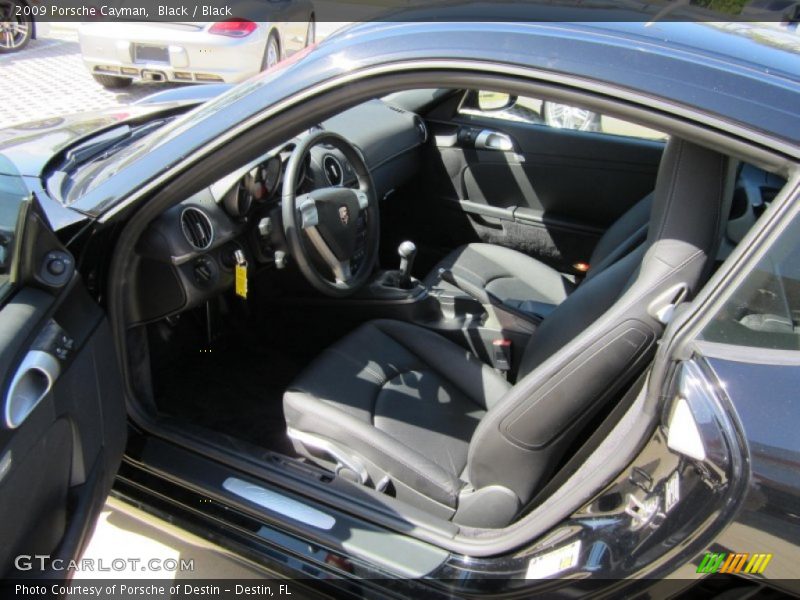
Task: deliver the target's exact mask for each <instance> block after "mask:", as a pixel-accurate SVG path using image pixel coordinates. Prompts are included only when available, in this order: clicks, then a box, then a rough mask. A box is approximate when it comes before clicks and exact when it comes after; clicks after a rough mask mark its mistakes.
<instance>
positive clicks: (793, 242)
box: [701, 218, 800, 350]
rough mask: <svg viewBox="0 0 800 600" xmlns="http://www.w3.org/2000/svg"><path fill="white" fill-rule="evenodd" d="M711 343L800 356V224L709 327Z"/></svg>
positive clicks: (707, 336)
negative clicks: (784, 352) (796, 351)
mask: <svg viewBox="0 0 800 600" xmlns="http://www.w3.org/2000/svg"><path fill="white" fill-rule="evenodd" d="M701 339H704V340H706V341H709V342H718V343H723V344H733V345H737V346H748V347H752V348H769V349H775V350H800V218H795V220H794V222H793V223H792V225H791V226H790V227H789V228H788V229H787V230H786V231H784V232H783V233H782V234H781V237H780V238H779V240H778V242H777V243H776V244H775V245H774V246H773V247H772V248H771V249H770V252H769V254H768V255H767V256H766V257H764V258H763V259H762V260H761V262H760V263H759V264H758V266H757V267H756V268H755V269H753V271H752V272H751V273H749V274H748V276H747V278H746V279H745V281H744V282H743V283H742V284H741V285H740V286H739V288H738V289H737V290H736V291H735V292H734V293H733V295H732V296H731V298H730V299H729V300H728V302H726V303H725V306H724V307H723V308H722V310H721V311H720V313H719V314H718V315H716V317H715V318H714V319H713V320H712V321H711V322H710V323H709V324H708V325H707V326H706V327H705V329H704V330H703V333H702V335H701Z"/></svg>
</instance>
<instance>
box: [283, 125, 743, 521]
mask: <svg viewBox="0 0 800 600" xmlns="http://www.w3.org/2000/svg"><path fill="white" fill-rule="evenodd" d="M732 179H733V178H732V169H731V167H730V161H729V160H728V158H727V157H725V156H723V155H721V154H719V153H718V152H715V151H712V150H709V149H706V148H703V147H700V146H697V145H694V144H692V143H689V142H686V141H683V140H680V139H675V138H673V139H671V140H670V141H669V142H668V144H667V148H666V149H665V152H664V156H663V159H662V162H661V165H660V167H659V172H658V178H657V182H656V189H655V191H654V193H653V206H652V211H651V216H650V222H649V229H648V237H647V240H646V241H645V243H644V244H642V245H641V246H640V247H639V248H637V249H636V250H634V251H632V252H631V253H629V254H628V255H627V256H625V257H624V258H622V259H620V260H618V261H617V262H615V263H614V264H613V265H611V266H609V267H608V268H606V269H604V270H603V271H602V272H601V273H598V274H597V275H596V276H595V277H593V278H592V279H590V280H587V281H586V282H585V283H584V284H582V285H581V286H580V287H578V288H577V289H576V290H575V291H574V292H573V293H572V294H570V295H569V296H568V297H567V298H566V299H565V300H564V301H563V302H562V303H561V304H560V305H559V306H558V307H556V308H555V309H554V310H553V312H552V313H550V315H549V316H547V317H546V318H545V319H544V320H543V321H542V323H541V325H540V326H539V327H538V329H537V330H536V331H535V332H534V333H533V334H532V335H531V337H530V339H529V341H528V343H527V345H526V346H525V348H524V349H520V351H521V353H522V354H521V359H520V367H519V372H518V378H517V381H516V383H515V384H514V385H511V384H509V383H508V382H507V381H506V380H505V379H504V378H503V377H502V376H501V375H500V374H498V373H497V372H496V371H494V370H493V369H492V368H491V367H489V366H488V365H486V364H483V363H482V362H481V361H480V360H479V359H478V358H476V357H475V356H474V355H472V354H471V353H470V352H468V351H467V350H465V349H464V348H462V347H460V346H458V345H456V344H455V343H453V342H451V341H449V340H447V339H445V338H444V337H442V336H440V335H438V334H437V333H434V332H433V331H430V330H427V329H424V328H422V327H418V326H416V325H412V324H408V323H402V322H398V321H388V320H379V321H372V322H368V323H366V324H364V325H362V326H361V327H359V328H358V329H356V330H355V331H354V332H352V333H350V334H348V335H347V336H345V337H344V338H343V339H342V340H340V341H339V342H337V343H336V344H334V345H333V346H331V347H330V348H328V349H327V350H325V351H324V352H323V353H322V354H321V355H320V356H319V357H318V358H317V359H316V360H315V361H314V362H313V363H312V364H311V365H310V366H309V367H307V369H306V370H305V371H304V372H303V373H301V374H300V375H299V376H298V377H297V379H296V380H295V381H294V382H293V383H292V385H291V386H290V387H289V389H288V390H287V391H286V393H285V395H284V411H285V417H286V422H287V433H288V435H289V437H290V439H292V440H293V442H294V445H295V447H296V449H297V450H298V452H300V453H301V454H302V455H304V456H307V457H309V458H310V459H311V460H313V461H314V462H316V463H318V464H320V465H322V466H324V467H326V468H330V469H332V470H336V471H337V472H338V473H339V474H340V475H342V476H344V477H348V478H350V479H353V480H356V481H358V482H361V483H363V484H366V485H370V486H373V487H375V488H376V489H378V490H380V491H383V492H385V493H387V494H390V495H394V496H396V497H397V498H399V499H401V500H403V501H405V502H408V503H410V504H412V505H414V506H417V507H419V508H422V509H424V510H427V511H428V512H430V513H432V514H435V515H438V516H441V517H444V518H448V519H452V520H453V521H454V522H456V523H459V524H462V525H469V526H475V527H503V526H505V525H507V524H508V523H510V522H511V521H512V520H513V519H514V517H515V516H516V514H517V513H518V512H519V510H520V508H521V507H522V506H524V504H525V503H527V502H528V501H529V500H530V499H531V498H532V497H533V495H534V494H535V493H536V491H537V490H539V489H540V488H541V487H542V486H543V485H544V483H546V481H547V479H548V477H549V476H550V475H551V474H552V472H553V471H554V469H555V466H556V465H557V464H558V463H559V461H561V460H562V458H563V455H564V453H565V452H566V451H567V450H568V448H569V446H570V444H571V443H572V442H573V441H574V439H575V437H576V436H577V435H578V434H579V433H580V432H581V430H582V429H583V428H584V427H585V426H586V424H587V422H588V420H589V419H590V418H591V417H592V416H593V415H595V414H596V413H597V411H598V410H600V409H601V407H603V406H604V405H605V404H606V403H608V402H610V401H613V399H615V398H617V397H618V396H619V394H620V393H621V392H622V391H623V390H624V389H625V388H626V386H628V385H629V384H630V382H631V381H632V380H633V379H634V378H635V377H636V376H638V375H639V374H640V373H641V372H642V371H643V370H644V369H645V368H646V365H647V364H648V363H649V361H650V360H651V358H652V355H653V352H654V349H655V344H656V341H657V340H658V338H659V337H660V336H661V334H662V333H663V329H664V322H663V321H666V320H667V318H666V317H665V315H667V314H668V313H669V312H670V311H669V308H670V307H671V306H672V305H674V304H676V303H678V302H680V301H682V300H683V299H684V298H686V297H687V296H688V295H691V294H692V293H693V292H694V291H695V290H696V289H697V288H698V287H699V286H700V285H702V283H703V282H704V280H705V278H706V277H707V275H708V272H709V270H710V267H711V265H712V264H713V257H714V254H715V252H716V248H717V244H718V240H719V239H720V236H721V233H722V224H723V222H724V216H725V215H727V211H728V206H729V202H730V197H731V189H732Z"/></svg>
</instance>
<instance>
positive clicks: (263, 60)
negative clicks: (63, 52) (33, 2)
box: [78, 0, 316, 88]
mask: <svg viewBox="0 0 800 600" xmlns="http://www.w3.org/2000/svg"><path fill="white" fill-rule="evenodd" d="M275 4H276V5H278V6H279V8H278V9H277V10H279V11H280V13H281V14H279V15H276V17H278V18H280V19H281V20H277V19H276V21H274V22H254V21H249V20H246V19H236V18H234V19H228V20H224V21H216V22H202V23H189V22H171V23H167V22H123V23H108V22H96V23H83V24H81V26H80V28H79V29H78V36H79V39H80V46H81V54H82V56H83V61H84V63H85V64H86V66H87V68H88V69H89V71H90V72H91V73H92V76H93V77H94V78H95V80H96V81H97V82H98V83H100V84H101V85H103V86H104V87H107V88H122V87H127V86H129V85H130V84H131V83H133V82H134V81H163V82H174V83H238V82H240V81H243V80H245V79H247V78H249V77H251V76H252V75H255V74H256V73H258V72H260V71H263V70H264V69H267V68H269V67H272V66H273V65H275V64H277V63H278V62H280V61H281V60H283V59H284V58H286V57H288V56H291V55H292V54H294V53H295V52H297V51H298V50H301V49H302V48H304V47H306V46H308V45H310V44H313V43H314V40H315V35H316V23H315V20H314V11H313V5H312V4H311V2H310V1H309V0H282V1H281V2H276V3H275Z"/></svg>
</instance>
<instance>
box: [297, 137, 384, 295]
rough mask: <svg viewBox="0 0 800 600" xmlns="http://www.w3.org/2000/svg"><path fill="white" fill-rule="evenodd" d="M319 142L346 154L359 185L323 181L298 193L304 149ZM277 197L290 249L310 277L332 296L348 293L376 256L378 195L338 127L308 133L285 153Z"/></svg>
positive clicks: (364, 276)
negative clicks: (332, 184) (322, 184)
mask: <svg viewBox="0 0 800 600" xmlns="http://www.w3.org/2000/svg"><path fill="white" fill-rule="evenodd" d="M319 144H327V145H329V146H333V147H334V148H336V149H337V150H339V151H340V152H341V153H342V154H343V155H344V157H345V159H346V160H347V162H349V163H350V165H352V167H353V171H355V174H356V179H357V180H358V188H356V189H351V188H348V187H341V186H335V187H325V188H320V189H317V190H314V191H312V192H309V193H307V194H302V195H300V196H298V195H297V192H296V190H297V187H298V185H299V183H300V182H299V181H298V177H299V176H300V175H301V174H302V172H303V171H304V169H303V164H304V162H305V159H306V155H307V154H308V152H309V151H310V150H311V148H312V147H314V146H317V145H319ZM342 176H344V173H343V174H342ZM281 198H282V207H281V213H282V217H283V230H284V233H285V234H286V240H287V242H288V244H289V251H290V252H291V254H292V256H294V258H295V260H296V261H297V265H298V266H299V267H300V271H301V272H302V273H303V275H305V277H306V279H307V280H308V282H309V283H310V284H311V285H312V286H314V287H315V288H316V289H317V290H319V291H320V292H322V293H324V294H327V295H329V296H334V297H343V296H348V295H350V294H352V293H353V292H355V291H356V290H358V289H359V288H360V287H361V286H363V285H364V284H365V283H366V281H367V279H368V278H369V276H370V273H371V272H372V269H373V267H374V266H375V261H376V259H377V256H378V238H379V221H378V201H377V198H376V196H375V188H374V185H373V183H372V176H371V175H370V173H369V169H367V165H366V163H365V162H364V158H363V157H362V155H361V153H360V152H359V151H358V150H357V149H356V148H355V146H353V145H352V144H351V143H350V142H348V141H347V140H346V139H345V138H343V137H342V136H340V135H338V134H336V133H332V132H328V131H316V132H313V133H310V134H308V135H307V136H306V137H304V138H303V139H302V140H300V142H298V144H297V146H295V149H294V151H293V152H292V155H291V156H290V157H289V162H288V163H287V165H286V175H285V176H284V178H283V193H282V196H281ZM320 267H321V268H320Z"/></svg>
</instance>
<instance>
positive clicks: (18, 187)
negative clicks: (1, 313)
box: [0, 156, 28, 302]
mask: <svg viewBox="0 0 800 600" xmlns="http://www.w3.org/2000/svg"><path fill="white" fill-rule="evenodd" d="M15 173H16V170H15V169H14V167H13V165H11V163H10V162H8V160H7V159H5V158H4V157H2V156H0V302H2V301H3V300H5V299H6V298H7V297H8V295H9V294H10V293H11V291H12V289H13V284H14V258H15V257H14V249H15V246H16V242H17V235H18V229H19V223H18V220H19V215H20V209H21V207H22V204H23V203H24V202H25V200H26V198H27V196H28V193H27V190H26V189H25V186H24V185H23V184H22V182H21V180H20V178H19V175H16V174H15Z"/></svg>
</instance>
